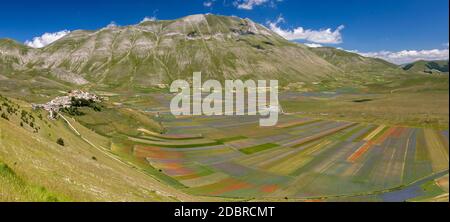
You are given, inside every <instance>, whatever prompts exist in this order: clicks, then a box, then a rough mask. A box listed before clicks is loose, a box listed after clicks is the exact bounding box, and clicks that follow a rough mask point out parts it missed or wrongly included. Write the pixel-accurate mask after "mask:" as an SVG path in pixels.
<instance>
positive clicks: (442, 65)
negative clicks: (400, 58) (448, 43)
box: [402, 60, 449, 73]
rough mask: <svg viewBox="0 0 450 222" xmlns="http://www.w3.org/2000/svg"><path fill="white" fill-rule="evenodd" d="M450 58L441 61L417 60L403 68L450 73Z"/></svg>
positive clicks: (424, 71)
mask: <svg viewBox="0 0 450 222" xmlns="http://www.w3.org/2000/svg"><path fill="white" fill-rule="evenodd" d="M448 64H449V63H448V60H440V61H423V60H421V61H417V62H414V63H411V64H407V65H405V66H403V67H402V68H403V69H404V70H406V71H408V72H416V73H420V72H421V73H448Z"/></svg>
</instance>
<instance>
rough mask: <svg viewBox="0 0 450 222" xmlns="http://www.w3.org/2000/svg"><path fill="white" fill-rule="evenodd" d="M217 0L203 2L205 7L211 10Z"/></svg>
mask: <svg viewBox="0 0 450 222" xmlns="http://www.w3.org/2000/svg"><path fill="white" fill-rule="evenodd" d="M214 2H215V0H210V1H205V2H203V6H205V7H207V8H211V7H212V6H213V5H214Z"/></svg>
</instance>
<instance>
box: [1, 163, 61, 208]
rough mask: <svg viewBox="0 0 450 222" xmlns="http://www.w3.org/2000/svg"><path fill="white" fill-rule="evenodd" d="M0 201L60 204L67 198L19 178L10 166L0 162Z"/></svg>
mask: <svg viewBox="0 0 450 222" xmlns="http://www.w3.org/2000/svg"><path fill="white" fill-rule="evenodd" d="M0 187H1V188H2V189H0V201H27V202H30V201H32V202H59V201H69V199H67V198H66V197H63V196H61V195H57V194H55V193H52V192H50V191H48V190H47V189H46V188H45V187H43V186H37V185H34V184H31V183H30V182H28V181H25V180H24V179H22V178H21V177H19V176H18V175H17V174H16V173H15V172H14V171H13V170H12V169H11V168H10V167H9V166H8V165H6V164H5V163H3V162H1V161H0Z"/></svg>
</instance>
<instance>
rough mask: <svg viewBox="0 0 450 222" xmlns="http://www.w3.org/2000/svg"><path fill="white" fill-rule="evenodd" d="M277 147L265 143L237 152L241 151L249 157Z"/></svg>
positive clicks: (276, 145)
mask: <svg viewBox="0 0 450 222" xmlns="http://www.w3.org/2000/svg"><path fill="white" fill-rule="evenodd" d="M279 146H280V145H278V144H274V143H266V144H261V145H257V146H252V147H247V148H243V149H240V150H239V151H241V152H242V153H244V154H247V155H251V154H254V153H258V152H262V151H265V150H270V149H273V148H276V147H279Z"/></svg>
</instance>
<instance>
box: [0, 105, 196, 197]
mask: <svg viewBox="0 0 450 222" xmlns="http://www.w3.org/2000/svg"><path fill="white" fill-rule="evenodd" d="M0 100H1V101H0V104H1V105H0V106H1V111H0V115H2V117H1V118H0V185H1V186H0V201H177V200H181V201H193V200H194V199H193V198H192V197H191V196H188V195H186V194H184V193H181V192H180V191H177V190H175V189H173V188H171V187H169V186H167V185H164V184H162V183H160V182H159V181H157V180H156V179H154V178H153V177H151V176H150V175H148V174H145V173H144V172H143V171H140V170H139V169H137V168H135V167H134V166H133V165H131V164H129V163H126V162H122V161H120V160H119V159H118V158H115V157H114V155H112V154H111V153H109V152H108V151H107V150H101V149H99V147H103V146H108V143H109V141H108V139H106V138H105V137H102V136H99V135H97V134H95V133H93V132H92V131H90V130H88V129H86V128H82V127H81V126H77V130H78V131H80V132H82V133H83V137H81V136H78V135H77V134H76V133H74V131H73V130H72V129H71V128H70V127H71V126H69V125H68V124H67V123H66V122H65V121H64V120H63V119H62V118H60V119H59V120H57V121H49V120H47V119H46V117H45V116H44V117H42V116H43V115H45V113H44V112H42V113H40V112H36V111H31V109H30V106H29V104H27V103H24V102H21V101H12V100H11V99H6V98H4V97H0ZM58 138H62V139H63V140H64V146H61V145H59V144H57V143H56V141H57V139H58ZM86 138H88V139H86Z"/></svg>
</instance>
